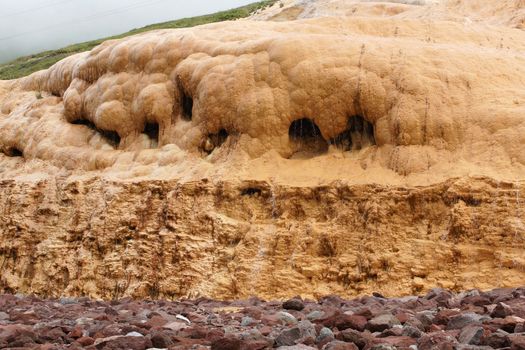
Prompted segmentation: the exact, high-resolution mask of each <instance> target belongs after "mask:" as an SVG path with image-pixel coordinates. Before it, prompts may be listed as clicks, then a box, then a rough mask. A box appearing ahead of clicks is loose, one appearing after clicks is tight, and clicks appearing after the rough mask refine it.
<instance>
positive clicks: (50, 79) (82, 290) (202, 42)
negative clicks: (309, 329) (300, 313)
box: [0, 0, 525, 298]
mask: <svg viewBox="0 0 525 350" xmlns="http://www.w3.org/2000/svg"><path fill="white" fill-rule="evenodd" d="M522 7H523V3H522V1H520V0H505V1H501V2H498V3H497V4H491V3H489V2H488V1H475V0H469V1H463V2H457V1H441V2H436V1H426V2H425V1H404V3H400V2H399V1H397V2H368V1H363V2H360V1H328V0H319V1H283V2H282V6H281V5H280V4H279V3H277V4H276V5H275V6H273V7H272V8H270V9H267V10H266V11H265V12H263V13H258V14H255V15H254V16H253V18H252V20H242V21H236V22H225V23H219V24H213V25H206V26H201V27H196V28H191V29H177V30H162V31H155V32H149V33H146V34H141V35H137V36H133V37H129V38H124V39H120V40H112V41H108V42H105V43H103V44H102V45H100V46H99V47H97V48H95V49H94V50H93V51H91V52H87V53H83V54H79V55H76V56H72V57H69V58H67V59H65V60H63V61H61V62H59V63H57V64H56V65H54V66H53V67H51V68H50V69H48V70H45V71H41V72H38V73H35V74H33V75H31V76H29V77H26V78H23V79H20V80H16V81H2V82H0V150H1V151H2V153H0V179H2V182H1V185H0V193H1V194H2V195H1V197H0V200H1V203H0V215H1V220H0V267H1V275H0V282H1V283H2V288H4V290H16V291H18V290H20V291H24V292H36V293H39V294H42V295H51V296H57V295H61V294H72V295H81V294H82V295H84V294H85V295H90V296H100V297H109V296H111V294H112V293H118V294H123V295H133V296H137V297H141V296H146V295H150V294H151V293H153V294H154V295H157V296H164V297H180V296H197V295H207V296H214V297H217V298H227V297H238V296H247V295H249V294H257V295H261V296H265V297H285V296H289V295H292V294H303V295H307V296H321V295H324V294H328V293H340V294H342V295H355V294H359V293H362V292H367V291H372V290H380V291H381V292H384V293H386V294H391V295H393V294H403V293H407V292H418V291H420V290H424V289H428V288H430V287H432V286H435V285H441V286H445V287H448V288H456V289H459V288H468V287H480V288H481V287H483V288H488V287H493V286H500V285H507V286H512V285H516V284H520V282H523V280H524V279H525V271H524V270H525V268H524V266H525V261H524V260H523V254H522V252H523V249H524V248H525V238H524V231H525V230H524V227H523V223H522V215H523V210H524V209H523V208H522V207H523V206H522V205H521V201H522V199H521V193H522V192H523V188H522V186H523V185H522V179H523V178H524V175H525V167H524V166H525V152H523V151H524V148H525V136H524V135H525V123H524V119H523V117H524V115H525V54H524V53H525V32H523V31H522V30H521V29H520V28H521V26H522V24H523V20H522V18H523V16H522V14H523V11H522ZM329 13H332V14H335V16H333V17H324V16H325V15H327V14H329ZM466 13H471V16H472V18H467V17H465V14H466ZM520 16H521V17H520ZM253 19H270V21H254V20H253ZM283 19H288V20H289V19H293V20H292V21H284V22H283V21H282V20H283Z"/></svg>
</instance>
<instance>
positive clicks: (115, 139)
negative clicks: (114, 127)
mask: <svg viewBox="0 0 525 350" xmlns="http://www.w3.org/2000/svg"><path fill="white" fill-rule="evenodd" d="M71 124H74V125H84V126H87V127H88V128H90V129H91V130H93V131H96V132H97V133H99V134H100V135H101V136H102V137H103V138H104V139H105V140H106V142H107V143H109V144H110V145H111V146H113V148H118V146H119V145H120V135H119V134H118V133H117V132H116V131H109V130H102V129H99V128H97V126H96V125H95V124H93V123H92V122H90V121H89V120H85V119H78V120H75V121H73V122H71Z"/></svg>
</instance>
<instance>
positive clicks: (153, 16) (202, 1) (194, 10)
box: [0, 0, 256, 63]
mask: <svg viewBox="0 0 525 350" xmlns="http://www.w3.org/2000/svg"><path fill="white" fill-rule="evenodd" d="M255 1H256V0H189V1H188V0H0V63H3V62H6V61H9V60H12V59H14V58H17V57H19V56H22V55H28V54H32V53H37V52H41V51H44V50H48V49H56V48H60V47H63V46H66V45H69V44H75V43H78V42H82V41H87V40H92V39H98V38H102V37H106V36H110V35H114V34H120V33H123V32H126V31H128V30H130V29H133V28H139V27H143V26H145V25H148V24H153V23H158V22H165V21H169V20H173V19H178V18H184V17H190V16H197V15H202V14H207V13H212V12H216V11H220V10H225V9H230V8H235V7H238V6H242V5H246V4H249V3H252V2H255Z"/></svg>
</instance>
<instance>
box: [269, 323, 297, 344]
mask: <svg viewBox="0 0 525 350" xmlns="http://www.w3.org/2000/svg"><path fill="white" fill-rule="evenodd" d="M299 338H301V330H300V329H299V327H294V328H291V329H285V330H284V331H282V332H281V333H280V334H279V336H277V338H275V346H277V347H279V346H291V345H295V342H296V341H297V340H298V339H299Z"/></svg>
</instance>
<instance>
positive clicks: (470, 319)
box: [447, 312, 486, 329]
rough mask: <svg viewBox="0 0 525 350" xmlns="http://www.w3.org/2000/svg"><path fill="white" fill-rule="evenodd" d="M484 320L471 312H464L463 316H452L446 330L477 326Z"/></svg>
mask: <svg viewBox="0 0 525 350" xmlns="http://www.w3.org/2000/svg"><path fill="white" fill-rule="evenodd" d="M485 318H486V317H483V316H481V315H478V314H476V313H473V312H465V313H464V314H460V315H456V316H452V317H451V318H450V321H448V323H447V329H463V328H464V327H466V326H468V325H471V324H479V323H481V322H482V321H483V320H484V319H485Z"/></svg>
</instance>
